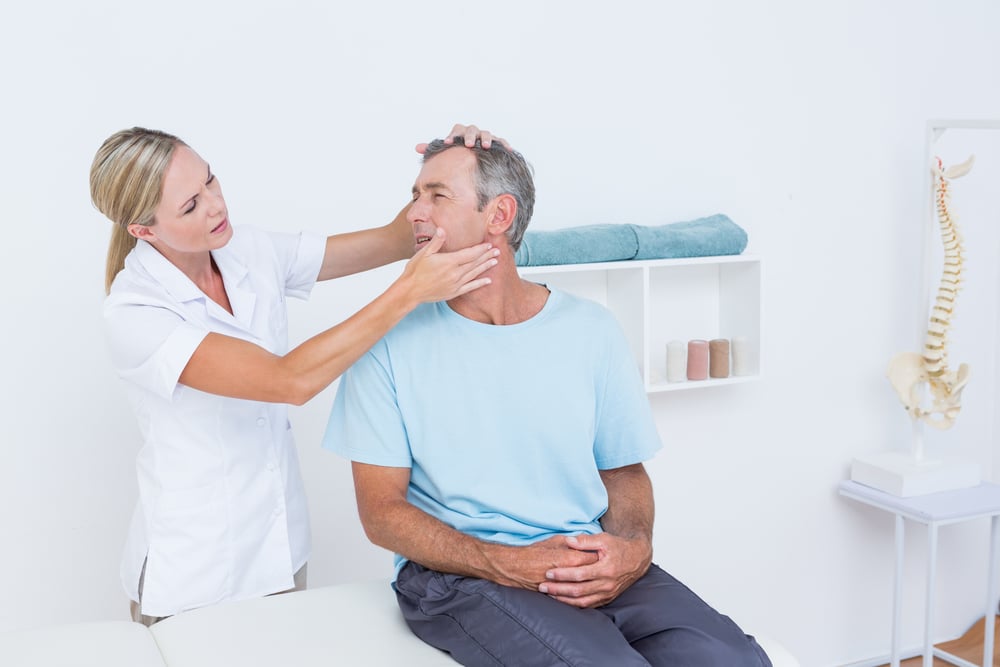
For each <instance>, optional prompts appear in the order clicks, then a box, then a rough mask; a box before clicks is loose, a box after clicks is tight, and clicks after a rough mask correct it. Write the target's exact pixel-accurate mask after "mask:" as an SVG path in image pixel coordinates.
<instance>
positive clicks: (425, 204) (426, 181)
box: [406, 147, 490, 250]
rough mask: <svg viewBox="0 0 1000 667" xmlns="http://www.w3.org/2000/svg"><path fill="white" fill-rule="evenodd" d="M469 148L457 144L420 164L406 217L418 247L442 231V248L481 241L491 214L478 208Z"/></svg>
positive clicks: (487, 209) (488, 208)
mask: <svg viewBox="0 0 1000 667" xmlns="http://www.w3.org/2000/svg"><path fill="white" fill-rule="evenodd" d="M475 168H476V158H475V156H474V155H473V154H472V151H470V150H468V149H466V148H462V147H458V148H450V149H448V150H446V151H444V152H443V153H439V154H437V155H435V156H434V157H432V158H431V159H429V160H428V161H427V162H425V163H424V164H423V166H422V167H421V169H420V173H419V174H418V175H417V181H416V183H414V184H413V205H412V206H410V211H409V213H407V216H406V218H407V220H409V222H410V224H411V225H413V235H414V238H415V240H416V245H417V250H419V249H420V248H422V247H423V246H424V245H425V244H426V243H427V242H428V241H429V240H430V239H431V237H432V236H433V235H434V232H435V230H436V228H438V227H441V228H443V229H444V231H445V243H444V246H443V248H442V250H459V249H461V248H467V247H468V246H471V245H475V244H477V243H482V242H483V241H484V240H485V239H486V235H487V234H486V224H487V222H488V216H489V213H490V207H489V206H487V207H486V208H485V209H484V210H483V211H478V210H476V209H477V199H476V188H475V184H474V177H473V173H474V171H475Z"/></svg>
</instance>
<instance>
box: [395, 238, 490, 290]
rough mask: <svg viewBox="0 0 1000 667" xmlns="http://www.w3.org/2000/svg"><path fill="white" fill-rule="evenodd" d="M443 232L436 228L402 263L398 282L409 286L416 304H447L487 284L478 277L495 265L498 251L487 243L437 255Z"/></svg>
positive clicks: (442, 241)
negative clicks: (403, 263) (401, 273)
mask: <svg viewBox="0 0 1000 667" xmlns="http://www.w3.org/2000/svg"><path fill="white" fill-rule="evenodd" d="M444 236H445V234H444V230H443V229H441V228H440V227H439V228H438V229H437V231H436V232H435V234H434V238H432V239H431V240H430V241H428V242H427V245H425V246H424V247H423V248H421V249H420V250H419V251H417V253H416V254H415V255H414V256H413V258H412V259H410V261H408V262H407V263H406V268H405V269H403V275H402V276H400V280H403V281H406V282H407V283H408V284H409V293H410V294H411V295H412V297H413V299H414V300H415V301H416V302H418V303H429V302H432V301H447V300H448V299H453V298H455V297H456V296H460V295H462V294H465V293H467V292H471V291H472V290H474V289H478V288H480V287H483V286H484V285H489V284H490V282H491V281H490V279H489V278H485V277H480V276H481V275H482V274H483V273H484V272H485V271H487V270H489V269H491V268H493V267H494V266H496V264H497V260H496V257H497V256H498V255H499V254H500V251H499V250H497V249H496V248H494V247H493V245H492V244H490V243H480V244H478V245H474V246H471V247H468V248H463V249H462V250H455V251H453V252H440V250H441V247H442V246H443V245H444Z"/></svg>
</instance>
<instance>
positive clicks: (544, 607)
mask: <svg viewBox="0 0 1000 667" xmlns="http://www.w3.org/2000/svg"><path fill="white" fill-rule="evenodd" d="M393 587H394V588H395V590H396V598H397V600H398V602H399V608H400V609H401V610H402V611H403V616H404V618H405V619H406V622H407V624H408V625H409V626H410V629H411V630H412V631H413V632H414V634H416V635H417V636H418V637H420V638H421V639H422V640H424V641H425V642H426V643H428V644H430V645H432V646H436V647H437V648H439V649H441V650H444V651H447V652H448V653H450V654H451V657H452V658H454V659H455V660H457V661H458V662H460V663H462V664H463V665H470V666H480V665H482V666H487V665H488V666H489V667H496V666H497V665H504V666H508V667H543V666H544V667H549V666H554V665H571V666H572V667H589V666H593V667H611V666H613V667H631V666H633V665H634V666H635V667H639V666H642V667H651V666H653V667H771V661H770V660H769V659H768V657H767V655H766V654H765V653H764V650H763V649H761V648H760V646H758V644H757V642H756V641H754V639H753V637H750V636H749V635H746V634H744V633H743V631H742V630H740V629H739V627H737V625H736V624H735V623H733V621H732V620H730V619H729V617H728V616H723V615H722V614H720V613H718V612H717V611H715V610H714V609H712V608H711V607H710V606H709V605H708V604H706V603H705V602H704V601H703V600H702V599H701V598H699V597H698V596H697V595H695V594H694V593H693V592H692V591H691V590H690V589H688V588H687V587H686V586H685V585H684V584H682V583H680V582H679V581H677V580H676V579H674V578H673V577H672V576H670V575H669V574H667V573H666V572H664V571H663V570H661V569H660V568H659V567H657V566H656V565H653V566H651V567H650V568H649V571H648V572H647V573H646V574H645V575H643V576H642V578H640V579H639V580H638V581H636V582H635V583H634V584H632V586H630V587H629V588H628V589H627V590H626V591H625V592H624V593H622V594H621V595H620V596H619V597H618V598H617V599H615V600H613V601H612V602H611V603H609V604H607V605H605V606H603V607H599V608H597V609H579V608H577V607H572V606H570V605H567V604H565V603H563V602H559V601H557V600H553V599H552V598H550V597H549V596H547V595H544V594H542V593H537V592H534V591H529V590H525V589H520V588H511V587H508V586H501V585H499V584H495V583H493V582H490V581H485V580H483V579H474V578H470V577H460V576H457V575H452V574H442V573H440V572H435V571H433V570H428V569H427V568H425V567H423V566H421V565H418V564H416V563H414V562H412V561H411V562H409V563H407V564H406V566H405V567H403V569H402V571H400V573H399V576H398V577H397V579H396V583H395V584H394V585H393Z"/></svg>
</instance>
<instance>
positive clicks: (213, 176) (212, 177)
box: [205, 174, 215, 185]
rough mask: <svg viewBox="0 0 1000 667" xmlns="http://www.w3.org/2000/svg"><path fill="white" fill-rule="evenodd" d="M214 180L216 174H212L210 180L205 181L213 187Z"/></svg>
mask: <svg viewBox="0 0 1000 667" xmlns="http://www.w3.org/2000/svg"><path fill="white" fill-rule="evenodd" d="M214 180H215V174H212V175H211V176H209V177H208V180H207V181H205V185H211V184H212V182H213V181H214Z"/></svg>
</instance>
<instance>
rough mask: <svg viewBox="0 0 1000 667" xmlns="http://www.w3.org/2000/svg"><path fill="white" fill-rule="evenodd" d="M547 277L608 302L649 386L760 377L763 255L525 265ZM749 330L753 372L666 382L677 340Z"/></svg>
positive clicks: (671, 387)
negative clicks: (669, 349) (672, 346)
mask: <svg viewBox="0 0 1000 667" xmlns="http://www.w3.org/2000/svg"><path fill="white" fill-rule="evenodd" d="M518 271H519V272H520V274H521V276H522V277H523V278H525V279H527V280H532V281H534V282H539V283H545V284H547V285H550V286H552V287H556V288H558V289H562V290H564V291H566V292H570V293H572V294H576V295H578V296H582V297H585V298H588V299H591V300H593V301H597V302H598V303H601V304H603V305H605V306H607V307H608V309H609V310H611V312H613V313H614V314H615V316H616V317H617V318H618V321H619V322H620V323H621V326H622V329H623V330H624V331H625V336H626V338H627V339H628V342H629V345H630V346H631V348H632V351H633V353H634V355H635V360H636V364H637V365H638V366H639V370H640V373H641V374H642V378H643V382H644V383H645V386H646V391H647V392H650V393H654V392H663V391H677V390H683V389H697V388H703V387H714V386H720V385H727V384H739V383H743V382H748V381H752V380H755V379H757V378H758V377H759V376H760V368H761V364H760V349H761V347H760V341H761V327H760V312H761V260H760V258H758V257H757V256H755V255H726V256H722V257H692V258H685V259H655V260H638V261H625V262H597V263H593V264H563V265H551V266H523V267H519V269H518ZM736 337H743V338H745V339H746V341H747V348H748V352H749V358H748V364H747V366H748V368H749V370H750V373H749V374H747V375H741V376H730V377H728V378H712V379H708V380H691V381H682V382H667V380H666V375H667V373H666V365H667V361H666V356H667V355H666V347H667V342H668V341H671V340H681V341H684V342H685V343H686V342H687V341H689V340H692V339H703V340H711V339H713V338H727V339H730V340H731V339H733V338H736Z"/></svg>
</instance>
